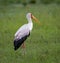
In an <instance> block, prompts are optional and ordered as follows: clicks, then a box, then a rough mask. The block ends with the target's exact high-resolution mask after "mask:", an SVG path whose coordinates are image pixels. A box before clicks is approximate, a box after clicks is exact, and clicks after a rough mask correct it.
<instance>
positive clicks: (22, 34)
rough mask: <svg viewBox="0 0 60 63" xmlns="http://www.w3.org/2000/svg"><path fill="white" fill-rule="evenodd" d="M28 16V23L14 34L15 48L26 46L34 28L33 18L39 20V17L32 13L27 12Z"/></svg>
mask: <svg viewBox="0 0 60 63" xmlns="http://www.w3.org/2000/svg"><path fill="white" fill-rule="evenodd" d="M26 18H27V20H28V23H27V24H24V25H23V26H21V27H20V28H19V29H18V31H17V32H16V33H15V35H14V50H17V49H18V48H19V47H20V46H21V45H22V48H25V40H26V39H27V38H28V37H29V36H30V33H31V31H32V29H33V22H32V19H34V20H35V21H36V22H37V21H38V20H37V18H36V17H34V16H33V15H32V13H27V15H26ZM38 22H39V21H38Z"/></svg>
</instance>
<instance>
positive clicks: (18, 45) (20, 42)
mask: <svg viewBox="0 0 60 63" xmlns="http://www.w3.org/2000/svg"><path fill="white" fill-rule="evenodd" d="M27 37H28V36H27V35H26V36H24V37H23V38H21V39H19V40H14V50H17V49H18V48H19V47H20V46H21V45H22V43H23V42H24V41H25V40H26V39H27Z"/></svg>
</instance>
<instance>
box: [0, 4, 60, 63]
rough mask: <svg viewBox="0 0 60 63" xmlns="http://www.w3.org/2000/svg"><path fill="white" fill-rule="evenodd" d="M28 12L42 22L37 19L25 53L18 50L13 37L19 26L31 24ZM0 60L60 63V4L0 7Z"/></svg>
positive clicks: (6, 61)
mask: <svg viewBox="0 0 60 63" xmlns="http://www.w3.org/2000/svg"><path fill="white" fill-rule="evenodd" d="M28 12H31V13H32V14H33V15H34V16H36V17H37V18H38V20H39V21H40V22H41V25H40V24H37V23H35V22H34V21H33V23H34V28H33V30H32V32H31V35H30V37H29V38H28V39H27V40H26V41H25V43H26V54H25V55H24V56H23V55H22V49H21V48H19V49H18V50H17V51H14V46H13V40H14V34H15V32H16V31H17V29H18V28H19V27H20V26H22V25H23V24H24V23H27V19H26V16H25V15H26V13H28ZM0 63H60V5H56V4H49V5H42V4H41V5H28V6H26V7H23V6H21V5H8V6H0Z"/></svg>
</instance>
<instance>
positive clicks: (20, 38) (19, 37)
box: [14, 25, 30, 50]
mask: <svg viewBox="0 0 60 63" xmlns="http://www.w3.org/2000/svg"><path fill="white" fill-rule="evenodd" d="M29 33H30V32H29V28H28V26H27V25H23V26H22V27H21V28H20V29H19V30H18V31H17V32H16V34H15V39H14V50H17V49H18V48H19V47H20V46H21V44H22V43H23V42H24V41H25V40H26V39H27V37H28V36H29Z"/></svg>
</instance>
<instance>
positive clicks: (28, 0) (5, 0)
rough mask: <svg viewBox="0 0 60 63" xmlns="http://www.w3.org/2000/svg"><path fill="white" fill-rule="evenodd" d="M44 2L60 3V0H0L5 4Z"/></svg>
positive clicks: (0, 2)
mask: <svg viewBox="0 0 60 63" xmlns="http://www.w3.org/2000/svg"><path fill="white" fill-rule="evenodd" d="M37 2H38V3H40V4H41V3H43V4H49V3H57V4H60V0H0V5H2V4H4V5H7V4H18V3H19V4H23V5H26V4H29V3H30V4H31V3H32V4H36V3H37Z"/></svg>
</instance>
